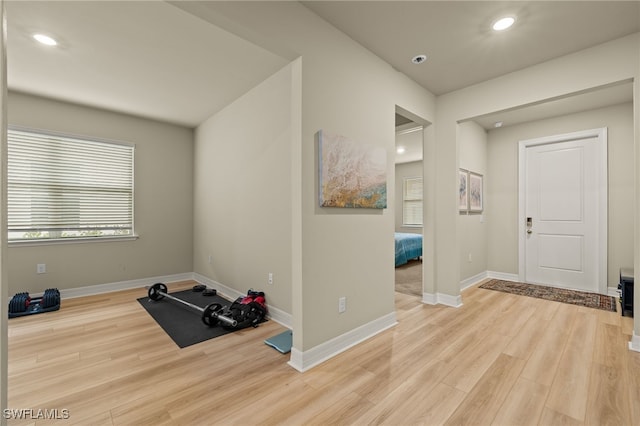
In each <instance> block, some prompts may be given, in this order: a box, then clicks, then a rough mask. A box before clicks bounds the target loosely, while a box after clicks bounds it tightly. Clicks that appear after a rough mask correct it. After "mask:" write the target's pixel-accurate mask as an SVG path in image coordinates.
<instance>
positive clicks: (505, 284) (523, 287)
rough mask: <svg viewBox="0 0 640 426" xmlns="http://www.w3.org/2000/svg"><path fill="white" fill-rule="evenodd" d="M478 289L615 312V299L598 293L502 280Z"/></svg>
mask: <svg viewBox="0 0 640 426" xmlns="http://www.w3.org/2000/svg"><path fill="white" fill-rule="evenodd" d="M480 288H484V289H487V290H496V291H501V292H503V293H511V294H517V295H519V296H529V297H537V298H538V299H545V300H552V301H554V302H561V303H569V304H571V305H578V306H586V307H587V308H595V309H601V310H603V311H609V312H616V299H615V298H614V297H611V296H605V295H602V294H598V293H587V292H584V291H577V290H566V289H563V288H555V287H547V286H543V285H537V284H525V283H517V282H513V281H504V280H491V281H488V282H486V283H484V284H482V285H481V286H480Z"/></svg>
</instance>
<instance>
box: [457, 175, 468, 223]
mask: <svg viewBox="0 0 640 426" xmlns="http://www.w3.org/2000/svg"><path fill="white" fill-rule="evenodd" d="M458 209H459V210H460V212H464V213H466V212H467V211H469V171H467V170H465V169H460V170H459V171H458Z"/></svg>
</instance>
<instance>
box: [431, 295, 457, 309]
mask: <svg viewBox="0 0 640 426" xmlns="http://www.w3.org/2000/svg"><path fill="white" fill-rule="evenodd" d="M422 303H426V304H427V305H438V304H440V305H446V306H451V307H452V308H459V307H460V306H462V296H461V295H457V296H451V295H449V294H444V293H436V294H433V293H423V294H422Z"/></svg>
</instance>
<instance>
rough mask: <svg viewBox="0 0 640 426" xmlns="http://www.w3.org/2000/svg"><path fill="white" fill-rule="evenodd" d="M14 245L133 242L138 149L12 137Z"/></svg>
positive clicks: (18, 133) (49, 136)
mask: <svg viewBox="0 0 640 426" xmlns="http://www.w3.org/2000/svg"><path fill="white" fill-rule="evenodd" d="M7 145H8V150H7V151H8V167H7V187H8V188H7V198H8V203H7V204H8V205H7V210H8V211H7V219H8V228H9V235H8V239H9V242H17V241H34V240H36V241H43V240H45V241H48V240H65V239H91V238H101V237H102V238H104V237H127V236H128V237H133V236H134V233H133V155H134V146H132V145H126V144H121V143H115V142H104V141H98V140H88V139H78V138H75V137H68V136H64V135H60V134H54V133H40V132H35V131H26V130H20V129H15V128H10V129H9V131H8V140H7Z"/></svg>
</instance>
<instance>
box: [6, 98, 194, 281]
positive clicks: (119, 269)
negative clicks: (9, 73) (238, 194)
mask: <svg viewBox="0 0 640 426" xmlns="http://www.w3.org/2000/svg"><path fill="white" fill-rule="evenodd" d="M8 116H9V119H8V122H9V124H10V125H19V126H24V127H28V128H34V129H43V130H53V131H57V132H63V133H67V134H73V135H82V136H88V137H97V138H102V139H111V140H120V141H124V142H128V143H133V144H135V146H136V150H135V176H134V178H135V199H134V208H135V218H134V219H135V231H136V233H137V234H138V235H139V236H140V237H139V239H137V240H135V241H124V242H97V243H75V244H74V243H64V244H54V245H39V246H18V247H10V248H9V249H8V256H7V261H8V265H9V268H8V269H9V271H8V275H9V276H8V283H9V286H8V288H9V294H13V293H16V292H20V291H28V292H31V293H38V292H42V291H44V290H45V289H46V288H49V287H57V288H59V289H61V290H64V289H71V288H77V287H84V286H91V285H95V284H108V283H115V282H120V281H129V280H135V279H142V278H151V277H157V276H163V275H172V274H179V273H186V272H191V271H192V270H193V266H192V250H193V224H192V222H193V221H192V217H193V213H192V212H193V189H192V184H193V177H192V164H193V131H192V130H191V129H187V128H183V127H179V126H175V125H170V124H164V123H159V122H155V121H151V120H146V119H142V118H136V117H132V116H127V115H123V114H117V113H112V112H108V111H104V110H98V109H93V108H88V107H83V106H80V105H75V104H69V103H65V102H58V101H54V100H50V99H44V98H39V97H35V96H31V95H26V94H22V93H14V92H11V93H9V99H8ZM38 263H44V264H46V265H47V273H46V274H40V275H38V274H36V264H38Z"/></svg>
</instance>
